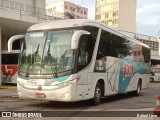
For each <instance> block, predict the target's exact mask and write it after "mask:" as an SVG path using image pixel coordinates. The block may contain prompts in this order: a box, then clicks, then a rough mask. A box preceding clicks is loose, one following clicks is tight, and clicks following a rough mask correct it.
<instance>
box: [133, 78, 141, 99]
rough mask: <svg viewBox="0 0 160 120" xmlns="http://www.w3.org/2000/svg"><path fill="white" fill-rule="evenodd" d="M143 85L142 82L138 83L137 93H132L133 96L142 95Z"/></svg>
mask: <svg viewBox="0 0 160 120" xmlns="http://www.w3.org/2000/svg"><path fill="white" fill-rule="evenodd" d="M141 85H142V84H141V82H140V81H138V84H137V89H136V91H133V92H132V94H133V95H135V96H139V95H140V94H141V87H142V86H141Z"/></svg>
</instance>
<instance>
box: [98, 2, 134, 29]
mask: <svg viewBox="0 0 160 120" xmlns="http://www.w3.org/2000/svg"><path fill="white" fill-rule="evenodd" d="M136 2H137V1H136V0H96V20H98V21H100V22H102V23H104V24H106V25H108V26H110V27H112V28H114V29H117V30H123V31H129V32H136V4H137V3H136Z"/></svg>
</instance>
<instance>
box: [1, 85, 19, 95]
mask: <svg viewBox="0 0 160 120" xmlns="http://www.w3.org/2000/svg"><path fill="white" fill-rule="evenodd" d="M17 97H18V96H17V86H16V85H0V98H17Z"/></svg>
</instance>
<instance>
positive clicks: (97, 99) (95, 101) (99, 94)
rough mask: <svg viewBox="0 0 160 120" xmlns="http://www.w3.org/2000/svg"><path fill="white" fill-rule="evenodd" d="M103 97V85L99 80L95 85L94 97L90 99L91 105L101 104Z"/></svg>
mask: <svg viewBox="0 0 160 120" xmlns="http://www.w3.org/2000/svg"><path fill="white" fill-rule="evenodd" d="M101 98H102V86H101V84H100V83H99V82H98V83H97V84H96V87H95V91H94V98H92V99H90V103H91V105H94V106H95V105H99V104H100V103H101Z"/></svg>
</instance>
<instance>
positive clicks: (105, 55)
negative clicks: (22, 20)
mask: <svg viewBox="0 0 160 120" xmlns="http://www.w3.org/2000/svg"><path fill="white" fill-rule="evenodd" d="M23 36H24V37H25V38H24V39H25V40H24V42H23V44H22V47H21V50H20V54H19V63H18V78H17V89H18V96H19V97H20V98H21V99H38V100H46V101H64V102H74V101H80V100H89V101H90V103H92V104H93V105H98V104H100V103H101V98H102V97H103V96H108V95H113V94H123V93H132V94H135V95H139V94H140V92H141V90H142V89H145V88H147V87H148V86H149V82H150V48H149V47H148V46H147V45H145V44H143V43H141V42H139V41H138V40H136V39H134V38H130V37H128V36H126V35H124V34H122V33H121V32H119V31H116V30H114V29H111V28H109V27H107V26H106V25H105V24H102V23H99V22H98V21H95V20H86V19H70V20H55V21H51V22H46V23H39V24H35V25H33V26H31V27H29V28H28V30H27V32H26V34H25V35H20V36H13V37H11V38H10V39H9V42H8V50H9V51H12V43H13V41H15V40H16V39H17V38H21V37H23Z"/></svg>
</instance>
